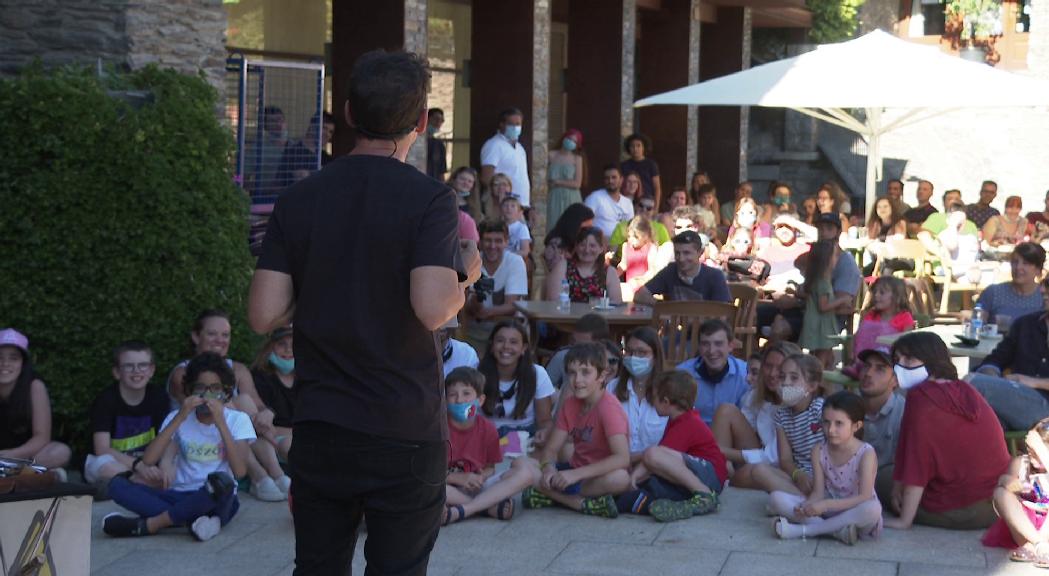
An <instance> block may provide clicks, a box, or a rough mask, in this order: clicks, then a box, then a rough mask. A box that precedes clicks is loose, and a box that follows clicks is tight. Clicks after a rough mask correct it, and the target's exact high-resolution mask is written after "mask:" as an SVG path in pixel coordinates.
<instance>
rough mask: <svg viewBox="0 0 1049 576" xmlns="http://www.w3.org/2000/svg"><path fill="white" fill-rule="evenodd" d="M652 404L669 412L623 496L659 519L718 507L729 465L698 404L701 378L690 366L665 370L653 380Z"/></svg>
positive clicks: (624, 501)
mask: <svg viewBox="0 0 1049 576" xmlns="http://www.w3.org/2000/svg"><path fill="white" fill-rule="evenodd" d="M652 398H653V402H652V403H653V406H654V407H655V409H656V412H657V413H658V414H659V415H660V416H666V417H669V418H670V420H668V421H667V427H666V430H665V431H664V432H663V438H662V439H661V440H660V441H659V445H658V446H652V447H650V448H648V449H647V450H645V452H644V455H643V456H642V458H641V464H639V465H638V466H637V467H635V468H634V471H633V472H632V473H631V474H630V481H631V484H632V485H634V486H637V487H639V488H638V489H636V490H634V491H632V492H627V493H626V494H623V495H622V496H620V497H619V498H618V501H619V503H620V505H621V508H622V507H623V505H624V504H625V505H626V507H627V508H628V509H629V511H631V512H633V513H635V514H643V513H645V512H648V513H649V514H651V515H652V517H653V518H655V519H656V520H659V521H660V522H670V521H673V520H684V519H686V518H691V517H693V516H697V515H701V514H709V513H711V512H716V511H717V509H718V494H720V493H721V489H722V487H723V486H724V485H725V480H726V479H727V478H728V468H727V467H726V465H725V456H724V455H722V454H721V449H720V448H718V443H717V440H715V439H714V433H713V432H711V431H710V428H708V427H707V425H706V424H705V423H704V422H703V419H702V418H700V417H699V412H698V411H697V410H696V409H695V408H693V406H694V405H695V403H696V380H695V378H693V377H692V376H691V375H689V374H688V373H687V372H683V371H681V370H674V371H671V372H664V373H662V374H660V375H658V376H656V378H655V379H654V380H653V382H652Z"/></svg>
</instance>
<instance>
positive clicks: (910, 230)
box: [903, 180, 946, 238]
mask: <svg viewBox="0 0 1049 576" xmlns="http://www.w3.org/2000/svg"><path fill="white" fill-rule="evenodd" d="M917 197H918V205H917V206H915V207H914V208H911V209H910V210H908V211H906V212H904V213H903V219H904V220H906V221H907V236H908V237H910V238H914V237H915V236H917V235H918V231H919V230H921V228H922V224H924V223H925V220H926V219H927V218H928V217H929V216H932V215H933V213H934V212H936V208H935V207H934V206H933V205H932V204H930V203H929V201H930V200H932V182H929V181H928V180H919V181H918V192H917ZM944 208H946V206H944Z"/></svg>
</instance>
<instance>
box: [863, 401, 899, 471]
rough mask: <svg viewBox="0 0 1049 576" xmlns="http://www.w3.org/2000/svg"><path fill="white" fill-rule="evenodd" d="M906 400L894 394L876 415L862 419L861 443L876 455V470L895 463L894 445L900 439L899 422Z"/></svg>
mask: <svg viewBox="0 0 1049 576" xmlns="http://www.w3.org/2000/svg"><path fill="white" fill-rule="evenodd" d="M905 403H906V400H905V399H904V398H903V396H902V395H900V394H898V393H894V394H893V395H892V396H890V397H889V400H888V402H886V403H885V405H884V406H882V407H881V410H879V411H878V413H877V414H875V415H874V416H871V415H870V414H868V415H867V416H866V417H865V418H864V419H863V441H864V442H867V443H868V444H870V445H871V446H873V447H874V452H875V453H877V454H878V468H881V467H883V466H889V465H892V464H893V463H894V462H896V443H897V442H898V441H899V439H900V422H901V421H902V420H903V408H904V404H905Z"/></svg>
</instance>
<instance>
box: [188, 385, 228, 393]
mask: <svg viewBox="0 0 1049 576" xmlns="http://www.w3.org/2000/svg"><path fill="white" fill-rule="evenodd" d="M191 390H193V393H194V394H207V393H208V392H217V393H219V394H224V393H225V392H226V388H225V387H224V386H223V385H222V384H194V385H193V388H191Z"/></svg>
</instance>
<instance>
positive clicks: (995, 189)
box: [980, 180, 998, 192]
mask: <svg viewBox="0 0 1049 576" xmlns="http://www.w3.org/2000/svg"><path fill="white" fill-rule="evenodd" d="M988 184H990V185H991V186H994V191H995V192H997V191H998V183H997V182H995V181H994V180H984V181H983V182H981V183H980V189H981V190H982V189H983V187H984V186H986V185H988Z"/></svg>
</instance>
